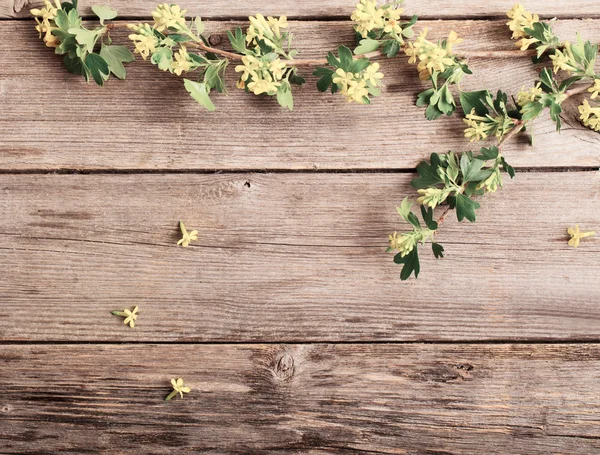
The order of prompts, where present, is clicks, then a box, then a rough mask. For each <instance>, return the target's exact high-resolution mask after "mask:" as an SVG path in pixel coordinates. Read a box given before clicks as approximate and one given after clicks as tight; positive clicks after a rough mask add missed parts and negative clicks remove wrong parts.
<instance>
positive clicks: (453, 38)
mask: <svg viewBox="0 0 600 455" xmlns="http://www.w3.org/2000/svg"><path fill="white" fill-rule="evenodd" d="M462 42H463V39H462V38H459V37H458V34H457V33H456V32H455V31H454V30H452V31H451V32H450V34H449V35H448V39H447V40H446V51H448V54H452V46H454V45H455V44H460V43H462Z"/></svg>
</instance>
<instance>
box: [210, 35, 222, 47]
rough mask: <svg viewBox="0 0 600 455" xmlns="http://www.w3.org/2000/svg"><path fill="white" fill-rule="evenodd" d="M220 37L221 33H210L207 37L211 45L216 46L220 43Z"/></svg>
mask: <svg viewBox="0 0 600 455" xmlns="http://www.w3.org/2000/svg"><path fill="white" fill-rule="evenodd" d="M221 39H222V38H221V35H210V36H209V37H208V42H209V43H210V45H211V46H218V45H219V44H221Z"/></svg>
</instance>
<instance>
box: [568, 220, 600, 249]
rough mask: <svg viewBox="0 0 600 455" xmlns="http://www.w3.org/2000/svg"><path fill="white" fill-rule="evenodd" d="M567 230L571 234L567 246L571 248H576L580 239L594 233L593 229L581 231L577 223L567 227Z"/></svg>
mask: <svg viewBox="0 0 600 455" xmlns="http://www.w3.org/2000/svg"><path fill="white" fill-rule="evenodd" d="M567 232H568V233H569V235H570V236H571V239H570V240H569V246H572V247H573V248H577V247H578V246H579V242H580V241H581V239H585V238H586V237H591V236H593V235H596V232H595V231H588V232H581V231H580V230H579V225H578V224H576V225H575V227H574V228H569V229H567Z"/></svg>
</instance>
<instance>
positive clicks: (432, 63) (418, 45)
mask: <svg viewBox="0 0 600 455" xmlns="http://www.w3.org/2000/svg"><path fill="white" fill-rule="evenodd" d="M427 33H428V29H427V28H425V29H423V31H422V32H421V33H420V34H419V37H418V38H417V39H416V40H415V41H414V42H409V43H408V46H407V48H406V49H405V51H404V52H405V53H406V55H408V56H409V57H410V59H409V60H408V63H410V64H414V63H417V61H418V63H417V70H418V71H419V78H420V79H421V80H426V79H428V78H429V77H430V76H431V75H432V74H433V72H434V71H439V72H443V71H445V70H446V69H447V68H449V67H452V66H454V65H455V64H456V61H455V58H454V56H453V55H452V46H453V45H455V44H458V43H460V42H462V39H461V38H459V37H458V35H457V34H456V32H454V31H452V32H450V35H449V36H448V39H446V40H445V41H444V44H443V45H442V44H440V43H433V42H431V41H429V40H428V39H427Z"/></svg>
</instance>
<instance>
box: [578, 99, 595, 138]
mask: <svg viewBox="0 0 600 455" xmlns="http://www.w3.org/2000/svg"><path fill="white" fill-rule="evenodd" d="M579 114H580V118H581V121H582V123H583V124H584V125H585V126H587V127H589V128H591V129H593V130H594V131H600V107H592V106H590V103H589V102H588V100H583V104H582V105H581V106H579Z"/></svg>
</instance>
